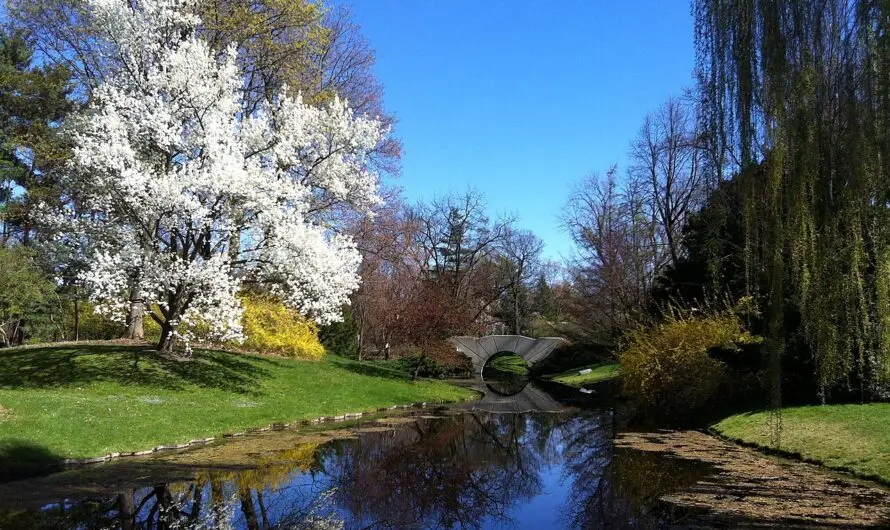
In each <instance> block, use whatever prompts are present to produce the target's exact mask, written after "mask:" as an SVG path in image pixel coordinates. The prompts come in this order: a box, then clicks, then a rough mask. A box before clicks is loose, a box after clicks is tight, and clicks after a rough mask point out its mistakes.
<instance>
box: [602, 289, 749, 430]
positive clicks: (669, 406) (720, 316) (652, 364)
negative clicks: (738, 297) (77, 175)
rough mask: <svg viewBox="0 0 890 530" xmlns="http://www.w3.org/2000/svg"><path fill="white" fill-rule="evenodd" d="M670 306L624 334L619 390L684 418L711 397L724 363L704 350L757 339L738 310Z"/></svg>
mask: <svg viewBox="0 0 890 530" xmlns="http://www.w3.org/2000/svg"><path fill="white" fill-rule="evenodd" d="M746 304H747V305H750V300H748V299H745V300H743V302H742V304H740V305H739V306H736V307H734V308H727V309H725V310H722V311H672V312H671V313H670V314H669V316H668V317H667V318H666V319H665V320H664V321H663V322H661V323H660V324H657V325H655V326H651V327H648V328H640V329H638V330H635V331H632V332H630V333H628V335H627V336H626V337H625V341H624V344H625V345H624V348H623V349H622V350H621V352H620V353H619V357H618V358H619V361H620V362H621V377H622V384H623V389H624V393H625V395H626V396H628V397H629V398H631V399H632V400H633V401H634V402H635V403H637V404H638V405H639V406H641V407H642V408H643V409H644V410H646V411H647V412H649V413H652V414H654V415H656V416H659V417H663V418H665V417H666V418H669V419H679V418H683V417H687V416H688V415H689V414H691V413H693V412H695V411H696V410H697V409H699V408H701V407H702V406H703V405H705V404H706V403H707V402H708V401H709V400H711V399H712V398H713V397H714V396H715V394H716V392H717V390H718V388H719V387H720V385H721V383H723V380H724V376H725V373H726V366H725V365H724V363H722V362H721V361H719V360H717V359H715V358H713V357H712V356H711V355H709V352H710V351H711V350H714V349H723V350H730V351H737V350H738V349H739V348H740V346H742V345H745V344H752V343H757V342H760V340H761V339H760V337H757V336H755V335H752V334H751V333H750V332H748V331H747V330H746V329H745V326H744V323H743V321H742V318H741V317H740V316H739V315H740V312H741V311H740V309H741V308H743V307H744V306H745V305H746Z"/></svg>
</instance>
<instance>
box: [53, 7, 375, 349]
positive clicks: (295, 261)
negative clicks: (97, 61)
mask: <svg viewBox="0 0 890 530" xmlns="http://www.w3.org/2000/svg"><path fill="white" fill-rule="evenodd" d="M194 4H195V2H194V1H193V0H136V1H133V2H122V1H120V0H88V5H89V7H90V9H91V11H92V14H93V15H94V16H95V17H96V20H97V21H98V22H99V25H100V26H102V27H103V28H104V30H105V31H106V33H107V34H106V35H104V36H103V37H104V39H103V42H105V43H106V47H105V48H104V52H105V53H108V54H114V55H115V58H116V59H117V63H118V64H121V65H122V67H121V68H120V69H119V70H118V71H116V72H115V73H113V74H111V75H109V76H108V77H107V79H106V81H105V82H104V84H102V85H101V86H100V87H98V89H97V90H96V91H95V93H94V99H93V101H92V103H91V105H90V106H89V108H88V109H86V111H85V112H84V113H83V115H82V116H81V118H80V119H79V120H78V121H77V123H76V125H75V129H74V133H73V137H74V145H75V146H76V148H75V149H74V156H73V160H72V172H71V177H70V179H71V182H69V183H68V184H69V185H70V186H71V188H72V189H74V190H76V195H77V197H78V198H79V200H80V201H81V202H82V206H83V207H85V208H87V209H88V210H89V211H91V212H92V213H93V215H92V216H91V219H93V220H94V222H96V223H98V224H100V225H102V229H103V232H104V233H105V234H108V237H107V238H106V240H103V244H101V245H95V249H96V250H95V251H94V252H93V255H92V263H91V265H92V267H91V270H90V271H89V272H87V273H85V274H84V275H83V280H84V281H85V283H86V284H87V286H88V287H89V288H90V292H91V293H92V294H91V297H92V300H93V301H94V302H95V303H96V304H97V308H98V310H99V311H102V312H103V313H105V314H109V315H117V316H118V317H119V318H122V317H123V315H124V314H125V311H126V309H127V304H128V300H129V289H130V287H133V285H134V282H135V284H136V285H135V287H136V288H137V290H138V292H139V293H140V296H141V297H142V300H143V303H144V304H145V306H146V308H148V309H149V310H150V311H154V314H155V315H156V316H158V317H159V318H161V320H165V321H166V322H168V323H169V324H170V325H171V326H172V327H173V328H174V329H172V330H171V332H172V333H174V334H175V335H176V336H179V337H181V338H183V339H186V340H187V339H190V338H192V337H191V335H190V334H191V333H192V331H189V330H193V329H196V327H200V328H202V329H206V330H207V332H208V333H209V334H210V335H212V338H215V339H223V340H238V339H242V338H243V336H242V328H241V325H240V320H241V312H242V308H241V305H240V303H239V301H238V298H237V296H236V294H237V293H238V292H239V290H240V289H241V288H242V284H243V282H245V281H248V280H249V281H251V282H261V283H266V284H268V285H270V286H271V288H272V289H273V290H274V292H276V293H277V294H279V295H280V296H281V298H282V299H283V300H284V301H285V302H286V303H287V304H289V305H290V306H292V307H295V308H297V309H299V310H300V311H302V312H304V313H305V314H307V315H309V316H311V317H313V318H315V319H316V320H317V321H318V322H320V323H327V322H330V321H334V320H337V319H338V318H339V308H340V306H341V305H342V304H343V303H345V302H346V301H347V297H348V295H349V294H350V293H351V292H352V291H353V290H355V289H356V287H357V286H358V282H359V278H358V276H357V274H356V270H357V266H358V263H359V260H360V256H359V253H358V251H357V250H356V248H355V245H354V243H353V241H352V240H351V239H350V238H348V237H345V236H343V235H339V234H336V233H335V232H334V231H333V230H332V229H331V228H330V227H329V226H327V225H325V224H324V222H323V219H324V216H323V215H320V213H319V211H318V210H319V204H320V203H321V201H320V200H319V198H320V197H324V199H325V200H324V203H325V204H331V203H334V204H348V205H349V206H350V207H352V208H357V209H359V210H361V211H367V210H368V209H369V208H370V207H371V206H372V205H373V204H375V203H376V202H378V201H379V200H380V199H379V197H378V195H377V182H378V177H377V175H376V174H375V173H374V172H372V171H370V170H369V169H368V166H369V164H368V154H369V152H370V151H371V150H372V149H373V148H374V147H375V146H376V145H377V144H378V143H379V142H380V141H381V139H383V138H384V136H385V135H386V134H387V133H388V131H387V130H386V129H385V127H383V126H382V125H381V123H380V122H379V121H378V120H377V119H373V118H368V117H358V116H355V115H354V113H353V112H352V111H351V110H350V108H349V107H348V105H347V103H346V102H345V101H341V100H339V99H337V98H335V99H334V100H333V101H332V102H330V104H328V105H325V106H323V107H314V106H311V105H307V104H306V103H304V102H303V100H302V98H301V97H300V95H299V94H296V95H291V94H289V93H288V92H287V90H286V89H284V90H282V92H281V93H280V94H279V95H277V96H276V97H275V98H273V100H271V101H269V102H268V103H267V104H266V105H262V106H260V108H259V109H257V110H256V111H254V112H252V113H251V114H250V115H245V114H244V112H243V110H242V109H243V108H244V106H243V100H242V94H241V91H240V89H241V87H242V85H243V74H242V72H241V71H239V67H238V64H237V62H236V56H235V51H234V50H235V48H234V47H231V48H229V52H228V53H227V54H225V55H224V59H223V60H222V61H221V62H217V60H215V59H214V57H215V54H214V53H212V51H211V50H210V49H209V47H208V45H207V43H205V42H204V41H203V40H201V39H200V38H199V37H198V36H197V32H196V31H195V30H196V28H197V26H198V24H199V23H200V20H199V19H198V17H197V16H196V15H195V14H194V12H193V10H192V8H193V7H194ZM232 241H237V242H238V243H239V244H238V245H237V246H235V245H232V244H231V242H232ZM232 246H235V247H236V248H234V249H233V248H231V247H232ZM196 324H201V326H196Z"/></svg>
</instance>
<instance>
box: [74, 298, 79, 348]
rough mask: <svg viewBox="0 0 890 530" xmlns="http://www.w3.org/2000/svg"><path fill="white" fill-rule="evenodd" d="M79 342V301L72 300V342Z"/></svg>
mask: <svg viewBox="0 0 890 530" xmlns="http://www.w3.org/2000/svg"><path fill="white" fill-rule="evenodd" d="M79 340H80V300H78V299H77V298H75V299H74V342H77V341H79Z"/></svg>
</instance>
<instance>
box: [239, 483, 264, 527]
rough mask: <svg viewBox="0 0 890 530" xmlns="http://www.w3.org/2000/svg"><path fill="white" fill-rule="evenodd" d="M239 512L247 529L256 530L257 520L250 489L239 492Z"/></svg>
mask: <svg viewBox="0 0 890 530" xmlns="http://www.w3.org/2000/svg"><path fill="white" fill-rule="evenodd" d="M240 497H241V512H242V513H243V514H244V521H245V523H246V524H247V528H248V529H249V530H258V529H259V527H260V524H259V520H258V519H257V516H256V507H255V506H254V505H253V494H252V492H251V490H249V489H248V490H246V491H242V492H241V495H240Z"/></svg>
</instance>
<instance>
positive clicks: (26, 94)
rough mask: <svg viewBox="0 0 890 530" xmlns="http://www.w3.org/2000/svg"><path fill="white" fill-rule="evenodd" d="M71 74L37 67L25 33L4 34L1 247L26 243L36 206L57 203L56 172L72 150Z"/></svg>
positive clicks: (0, 57)
mask: <svg viewBox="0 0 890 530" xmlns="http://www.w3.org/2000/svg"><path fill="white" fill-rule="evenodd" d="M69 79H70V76H69V74H68V71H67V70H66V69H65V68H63V67H54V66H45V67H37V66H35V65H34V64H33V48H32V45H31V43H30V42H29V40H28V39H27V38H26V37H25V36H24V35H23V34H22V33H20V32H13V33H10V32H6V31H3V32H0V245H5V244H9V243H10V242H12V241H16V240H17V241H19V242H21V243H24V244H27V243H29V241H30V240H31V239H32V238H33V236H34V233H35V229H36V220H35V218H34V207H35V205H36V204H37V203H39V202H41V201H49V202H53V201H58V200H60V198H61V195H62V191H61V190H60V189H59V186H58V184H57V180H56V177H57V172H58V171H59V170H60V169H61V168H62V167H63V165H64V163H65V161H66V160H67V158H68V153H69V149H68V146H67V144H66V142H65V140H64V138H63V136H62V135H61V134H60V132H59V126H60V125H61V123H62V120H63V119H64V118H65V116H66V114H67V113H68V112H70V111H71V109H72V103H71V101H70V100H69V98H68V96H69V93H70V84H69Z"/></svg>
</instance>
